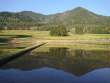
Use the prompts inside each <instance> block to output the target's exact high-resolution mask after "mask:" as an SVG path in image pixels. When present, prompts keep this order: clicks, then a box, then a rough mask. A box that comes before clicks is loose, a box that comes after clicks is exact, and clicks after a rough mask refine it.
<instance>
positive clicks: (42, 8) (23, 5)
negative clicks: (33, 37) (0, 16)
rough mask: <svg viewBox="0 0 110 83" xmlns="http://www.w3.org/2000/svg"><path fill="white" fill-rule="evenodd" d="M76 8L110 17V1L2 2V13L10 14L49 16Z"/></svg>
mask: <svg viewBox="0 0 110 83" xmlns="http://www.w3.org/2000/svg"><path fill="white" fill-rule="evenodd" d="M76 7H83V8H86V9H88V10H90V11H92V12H94V13H97V14H100V15H105V16H110V0H0V11H10V12H20V11H33V12H37V13H42V14H46V15H47V14H55V13H60V12H64V11H67V10H71V9H74V8H76Z"/></svg>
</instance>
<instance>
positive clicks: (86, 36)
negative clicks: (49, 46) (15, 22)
mask: <svg viewBox="0 0 110 83" xmlns="http://www.w3.org/2000/svg"><path fill="white" fill-rule="evenodd" d="M14 35H30V36H32V37H46V38H49V39H51V38H52V39H54V38H55V39H57V38H61V39H66V38H67V39H91V38H92V39H98V38H110V34H79V35H76V34H73V35H72V34H71V35H69V36H65V37H52V36H50V35H49V31H34V30H5V31H2V32H0V37H2V36H4V37H6V36H14Z"/></svg>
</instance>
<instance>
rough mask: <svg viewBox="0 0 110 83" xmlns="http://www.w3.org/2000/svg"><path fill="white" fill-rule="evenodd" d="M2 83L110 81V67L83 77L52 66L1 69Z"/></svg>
mask: <svg viewBox="0 0 110 83" xmlns="http://www.w3.org/2000/svg"><path fill="white" fill-rule="evenodd" d="M0 83H110V69H109V68H104V69H97V70H94V71H92V72H89V73H87V74H85V75H83V76H81V77H77V76H75V75H72V74H70V73H67V72H64V71H62V70H56V69H52V68H41V69H37V70H32V71H21V70H15V69H10V70H0Z"/></svg>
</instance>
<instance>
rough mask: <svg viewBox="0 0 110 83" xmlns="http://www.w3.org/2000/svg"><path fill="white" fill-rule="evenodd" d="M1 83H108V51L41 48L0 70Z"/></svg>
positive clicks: (109, 67)
mask: <svg viewBox="0 0 110 83" xmlns="http://www.w3.org/2000/svg"><path fill="white" fill-rule="evenodd" d="M0 82H2V83H7V82H8V83H110V50H107V49H106V50H97V49H95V50H93V49H91V50H90V49H89V50H88V49H75V48H71V47H70V48H69V47H41V48H39V49H35V50H33V51H32V52H29V53H27V54H25V55H24V56H22V57H19V58H17V59H14V60H12V61H10V62H8V63H7V64H5V65H4V66H2V67H1V68H0Z"/></svg>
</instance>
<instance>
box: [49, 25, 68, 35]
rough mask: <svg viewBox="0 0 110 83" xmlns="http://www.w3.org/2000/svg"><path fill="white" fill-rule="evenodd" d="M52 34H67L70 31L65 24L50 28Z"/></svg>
mask: <svg viewBox="0 0 110 83" xmlns="http://www.w3.org/2000/svg"><path fill="white" fill-rule="evenodd" d="M50 35H52V36H67V35H68V31H67V29H66V27H65V26H63V25H58V26H53V27H52V28H51V29H50Z"/></svg>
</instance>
